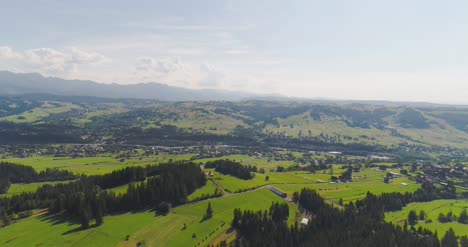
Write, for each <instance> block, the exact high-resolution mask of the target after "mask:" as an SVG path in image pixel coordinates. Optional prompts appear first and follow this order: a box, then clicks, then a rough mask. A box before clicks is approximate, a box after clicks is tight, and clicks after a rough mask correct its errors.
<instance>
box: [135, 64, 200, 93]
mask: <svg viewBox="0 0 468 247" xmlns="http://www.w3.org/2000/svg"><path fill="white" fill-rule="evenodd" d="M133 75H134V78H135V79H136V80H138V81H142V82H160V83H167V84H171V85H177V86H191V85H190V82H191V80H192V78H193V77H194V71H193V68H192V66H191V65H189V64H186V63H184V62H182V61H181V59H180V58H179V57H161V58H152V57H139V58H137V61H136V64H135V70H134V72H133Z"/></svg>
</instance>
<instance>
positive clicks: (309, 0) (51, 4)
mask: <svg viewBox="0 0 468 247" xmlns="http://www.w3.org/2000/svg"><path fill="white" fill-rule="evenodd" d="M0 4H1V6H2V7H1V8H0V30H2V31H1V32H2V35H1V36H0V37H1V38H0V70H12V71H15V72H39V73H42V74H45V75H48V76H59V77H64V78H70V79H71V78H78V79H91V80H95V81H98V82H102V83H138V82H160V83H165V84H169V85H175V86H182V87H190V88H219V89H228V90H241V91H250V92H260V93H275V94H284V95H288V96H299V97H320V98H338V99H360V100H365V99H373V100H405V101H431V102H443V103H468V70H467V68H468V66H467V65H468V15H466V14H465V12H466V10H467V9H468V2H466V1H432V0H426V1H422V0H411V1H408V0H406V1H401V0H394V1H378V0H368V1H364V0H353V1H345V0H342V1H337V0H327V1H314V0H304V1H294V0H292V1H243V0H239V1H234V0H232V1H227V0H213V1H205V0H197V1H58V0H57V1H51V0H37V1H1V3H0Z"/></svg>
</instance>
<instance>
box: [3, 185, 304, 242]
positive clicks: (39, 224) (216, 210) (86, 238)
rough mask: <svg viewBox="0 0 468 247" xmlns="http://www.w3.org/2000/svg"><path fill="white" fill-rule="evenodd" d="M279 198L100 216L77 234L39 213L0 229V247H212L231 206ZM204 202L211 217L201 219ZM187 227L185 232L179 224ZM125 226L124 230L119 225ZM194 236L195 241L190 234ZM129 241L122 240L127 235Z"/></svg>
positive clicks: (262, 204) (252, 195)
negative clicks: (96, 222)
mask: <svg viewBox="0 0 468 247" xmlns="http://www.w3.org/2000/svg"><path fill="white" fill-rule="evenodd" d="M281 200H282V199H281V198H280V197H278V196H276V195H275V194H273V193H272V192H270V191H269V190H267V189H262V190H258V191H253V192H248V193H243V194H236V195H230V196H226V197H223V198H217V199H212V200H209V201H203V202H198V203H193V204H187V205H183V206H180V207H176V208H174V209H173V210H172V211H171V213H169V214H168V215H166V216H155V213H154V212H137V213H127V214H122V215H114V216H106V217H104V222H105V223H104V224H103V225H101V226H99V227H91V228H90V229H87V230H78V229H79V224H75V223H71V222H69V221H65V219H64V218H62V217H61V216H49V215H41V216H36V217H30V218H27V219H24V220H20V221H19V222H16V223H15V224H12V225H11V226H9V227H7V228H5V229H2V230H1V231H0V245H1V246H47V245H49V246H51V245H52V246H57V245H58V246H77V245H79V246H104V245H105V246H113V245H117V246H135V245H136V243H137V242H144V243H145V244H146V246H184V247H185V246H196V245H197V244H198V243H200V244H201V245H203V246H206V245H207V244H209V243H211V241H213V240H214V239H215V238H216V237H217V236H218V235H220V234H222V233H223V232H225V231H226V230H227V229H228V228H229V225H230V221H231V220H232V217H233V211H234V209H235V208H241V209H251V210H264V209H268V208H269V207H270V205H271V203H272V202H275V201H281ZM208 202H210V203H211V205H212V208H213V218H211V219H209V220H206V221H203V222H202V221H201V220H202V218H203V215H204V213H205V210H206V208H207V204H208ZM295 216H296V209H294V207H292V206H290V213H289V220H288V223H289V224H293V223H294V221H295ZM184 224H186V229H185V230H184V229H183V225H184ZM122 226H125V227H122ZM193 234H196V238H192V235H193ZM127 235H130V236H129V240H128V241H126V240H125V239H126V236H127Z"/></svg>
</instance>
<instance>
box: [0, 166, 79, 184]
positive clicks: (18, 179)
mask: <svg viewBox="0 0 468 247" xmlns="http://www.w3.org/2000/svg"><path fill="white" fill-rule="evenodd" d="M75 178H76V176H75V175H74V174H73V173H71V172H69V171H67V170H59V169H55V168H47V169H46V170H44V171H41V172H39V173H38V172H36V170H34V168H32V167H31V166H25V165H20V164H14V163H8V162H0V179H7V180H9V181H10V182H11V183H33V182H47V181H65V180H72V179H75Z"/></svg>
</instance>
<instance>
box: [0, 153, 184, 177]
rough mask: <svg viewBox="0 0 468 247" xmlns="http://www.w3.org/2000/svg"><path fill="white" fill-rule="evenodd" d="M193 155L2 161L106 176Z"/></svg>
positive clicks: (7, 159)
mask: <svg viewBox="0 0 468 247" xmlns="http://www.w3.org/2000/svg"><path fill="white" fill-rule="evenodd" d="M192 156H193V154H182V155H164V154H160V155H157V156H153V157H142V158H141V159H140V158H136V157H132V158H130V159H126V160H124V161H123V162H120V160H119V159H117V158H115V156H109V155H108V156H97V157H89V158H71V157H48V156H35V157H29V158H6V159H0V161H4V162H12V163H18V164H22V165H27V166H32V167H33V168H34V169H36V170H37V171H43V170H45V169H46V168H58V169H65V170H69V171H71V172H73V173H75V174H86V175H93V174H104V173H110V172H112V171H115V170H118V169H122V168H125V167H127V166H146V165H154V164H157V163H160V162H167V161H169V160H170V159H172V160H174V161H177V160H187V159H190V158H191V157H192Z"/></svg>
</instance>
